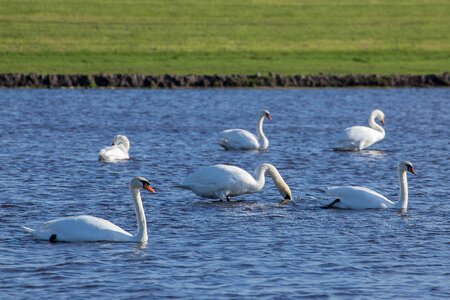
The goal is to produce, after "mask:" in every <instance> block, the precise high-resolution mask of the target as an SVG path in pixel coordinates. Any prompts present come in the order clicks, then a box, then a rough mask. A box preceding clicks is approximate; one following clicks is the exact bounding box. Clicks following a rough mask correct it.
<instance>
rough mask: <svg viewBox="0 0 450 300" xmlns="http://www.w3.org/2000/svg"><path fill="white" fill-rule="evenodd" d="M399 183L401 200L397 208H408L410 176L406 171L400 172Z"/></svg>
mask: <svg viewBox="0 0 450 300" xmlns="http://www.w3.org/2000/svg"><path fill="white" fill-rule="evenodd" d="M397 172H398V183H399V185H400V198H399V200H398V203H397V207H398V208H401V209H407V208H408V176H406V171H404V170H398V171H397Z"/></svg>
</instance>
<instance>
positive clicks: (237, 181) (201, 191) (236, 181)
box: [180, 164, 292, 201]
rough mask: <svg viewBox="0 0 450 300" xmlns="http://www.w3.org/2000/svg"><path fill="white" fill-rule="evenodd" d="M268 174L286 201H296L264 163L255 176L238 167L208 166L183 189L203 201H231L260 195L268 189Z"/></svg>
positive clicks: (281, 181) (186, 179)
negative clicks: (262, 190)
mask: <svg viewBox="0 0 450 300" xmlns="http://www.w3.org/2000/svg"><path fill="white" fill-rule="evenodd" d="M266 172H267V173H268V174H269V175H270V177H272V179H273V181H274V183H275V186H276V187H277V188H278V191H279V192H280V194H281V195H282V196H283V198H284V199H286V200H290V199H292V193H291V190H290V189H289V186H288V185H287V184H286V182H285V181H284V180H283V177H281V175H280V173H279V172H278V170H277V169H276V168H275V167H274V166H272V165H271V164H261V165H260V166H259V167H257V168H256V170H255V172H254V176H252V175H250V174H249V173H248V172H247V171H245V170H243V169H241V168H238V167H235V166H229V165H214V166H210V167H205V168H202V169H200V170H198V171H196V172H194V173H192V174H190V175H189V176H188V177H186V178H185V179H184V180H183V182H182V183H181V185H180V187H181V188H185V189H189V190H191V191H193V192H194V193H195V194H197V195H198V196H200V197H203V198H210V199H220V200H221V201H222V200H224V199H226V200H227V201H230V197H234V196H239V195H243V194H252V193H256V192H259V191H260V190H261V189H262V188H263V187H264V184H265V177H264V175H265V174H266Z"/></svg>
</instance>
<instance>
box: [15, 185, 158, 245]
mask: <svg viewBox="0 0 450 300" xmlns="http://www.w3.org/2000/svg"><path fill="white" fill-rule="evenodd" d="M140 189H146V190H148V191H150V192H152V193H154V192H155V190H153V188H152V187H151V186H150V183H149V182H148V180H147V179H145V178H143V177H134V178H133V179H132V180H131V182H130V192H131V200H133V203H134V208H135V210H136V219H137V226H138V232H137V234H136V235H132V234H131V233H129V232H127V231H125V230H123V229H122V228H120V227H119V226H117V225H115V224H113V223H111V222H109V221H107V220H104V219H101V218H97V217H93V216H88V215H83V216H74V217H64V218H59V219H55V220H51V221H48V222H46V223H44V224H43V225H42V227H41V228H40V229H36V230H35V229H31V228H28V227H25V226H22V227H23V228H24V229H25V230H26V231H27V232H29V233H31V234H32V235H33V236H34V237H35V238H37V239H40V240H48V241H50V242H60V241H61V242H97V241H109V242H140V243H146V242H147V239H148V237H147V221H146V219H145V213H144V207H143V206H142V200H141V193H140V191H139V190H140Z"/></svg>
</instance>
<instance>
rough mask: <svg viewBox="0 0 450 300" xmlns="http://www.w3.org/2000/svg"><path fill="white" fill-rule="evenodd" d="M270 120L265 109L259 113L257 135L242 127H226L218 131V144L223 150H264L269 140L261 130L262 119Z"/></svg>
mask: <svg viewBox="0 0 450 300" xmlns="http://www.w3.org/2000/svg"><path fill="white" fill-rule="evenodd" d="M264 118H267V119H268V120H269V121H271V120H272V117H271V116H270V113H269V112H268V111H267V110H262V111H261V112H260V113H259V118H258V126H257V127H256V132H257V133H258V136H256V135H254V134H253V133H251V132H249V131H247V130H243V129H227V130H224V131H222V132H221V133H220V139H219V145H220V146H222V147H223V148H224V149H225V150H265V149H267V148H268V147H269V140H268V139H267V137H266V136H265V135H264V132H263V121H264Z"/></svg>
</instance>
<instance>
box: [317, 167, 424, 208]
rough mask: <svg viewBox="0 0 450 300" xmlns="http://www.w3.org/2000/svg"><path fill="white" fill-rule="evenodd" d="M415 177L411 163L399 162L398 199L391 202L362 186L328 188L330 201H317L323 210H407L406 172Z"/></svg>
mask: <svg viewBox="0 0 450 300" xmlns="http://www.w3.org/2000/svg"><path fill="white" fill-rule="evenodd" d="M407 171H408V172H410V173H412V174H414V175H416V172H415V171H414V167H413V165H412V163H410V162H409V161H403V162H400V163H399V164H398V166H397V175H398V181H399V184H400V197H399V198H400V199H399V201H397V202H392V201H391V200H389V199H387V198H386V197H384V196H383V195H381V194H379V193H377V192H375V191H372V190H370V189H368V188H366V187H363V186H337V187H330V188H329V189H328V194H330V195H331V196H332V197H333V201H330V200H326V201H324V200H318V201H319V202H320V203H321V204H322V205H324V208H347V209H366V208H400V209H405V210H406V209H407V208H408V179H407V176H406V172H407Z"/></svg>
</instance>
